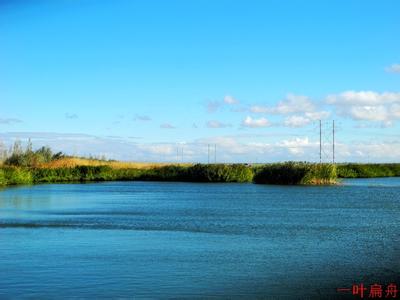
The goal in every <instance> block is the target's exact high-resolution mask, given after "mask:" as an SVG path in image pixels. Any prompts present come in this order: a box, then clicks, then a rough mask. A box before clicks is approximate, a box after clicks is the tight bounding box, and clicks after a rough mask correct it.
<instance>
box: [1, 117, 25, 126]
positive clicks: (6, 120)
mask: <svg viewBox="0 0 400 300" xmlns="http://www.w3.org/2000/svg"><path fill="white" fill-rule="evenodd" d="M15 123H22V121H21V120H20V119H16V118H0V124H8V125H9V124H15Z"/></svg>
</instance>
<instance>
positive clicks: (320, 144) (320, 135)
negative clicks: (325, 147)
mask: <svg viewBox="0 0 400 300" xmlns="http://www.w3.org/2000/svg"><path fill="white" fill-rule="evenodd" d="M319 163H322V122H321V120H319Z"/></svg>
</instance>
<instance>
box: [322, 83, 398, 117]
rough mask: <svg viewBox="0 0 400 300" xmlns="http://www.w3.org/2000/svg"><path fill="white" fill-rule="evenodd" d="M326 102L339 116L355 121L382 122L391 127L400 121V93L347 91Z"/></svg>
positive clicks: (332, 96)
mask: <svg viewBox="0 0 400 300" xmlns="http://www.w3.org/2000/svg"><path fill="white" fill-rule="evenodd" d="M326 102H327V103H328V104H330V105H333V106H335V107H336V111H337V112H338V114H339V115H342V116H348V117H350V118H352V119H354V120H360V121H375V122H382V123H383V124H385V125H390V124H392V123H393V122H394V121H396V120H398V119H400V112H399V110H400V93H393V92H384V93H377V92H373V91H358V92H357V91H346V92H343V93H341V94H336V95H329V96H328V97H327V98H326Z"/></svg>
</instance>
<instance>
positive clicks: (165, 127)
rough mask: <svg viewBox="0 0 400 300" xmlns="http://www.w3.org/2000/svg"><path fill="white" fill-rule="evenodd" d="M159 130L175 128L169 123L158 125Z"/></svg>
mask: <svg viewBox="0 0 400 300" xmlns="http://www.w3.org/2000/svg"><path fill="white" fill-rule="evenodd" d="M160 128H162V129H174V128H175V126H173V125H172V124H170V123H163V124H161V125H160Z"/></svg>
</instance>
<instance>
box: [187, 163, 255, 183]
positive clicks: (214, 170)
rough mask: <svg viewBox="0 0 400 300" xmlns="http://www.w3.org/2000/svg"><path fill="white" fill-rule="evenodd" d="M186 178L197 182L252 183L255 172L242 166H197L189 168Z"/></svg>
mask: <svg viewBox="0 0 400 300" xmlns="http://www.w3.org/2000/svg"><path fill="white" fill-rule="evenodd" d="M186 176H187V178H188V179H189V180H190V181H195V182H251V181H252V179H253V171H252V169H251V168H250V167H248V166H245V165H242V164H233V165H227V164H207V165H203V164H196V165H194V166H191V167H189V168H188V170H187V175H186Z"/></svg>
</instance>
